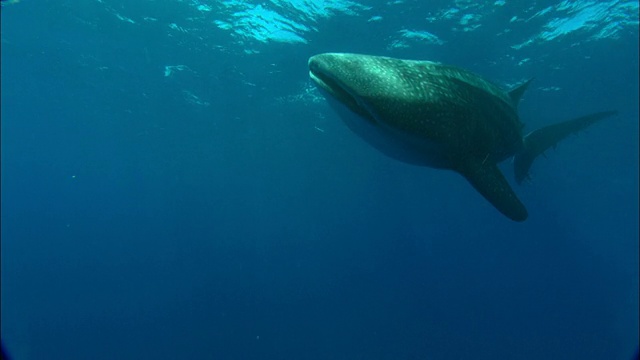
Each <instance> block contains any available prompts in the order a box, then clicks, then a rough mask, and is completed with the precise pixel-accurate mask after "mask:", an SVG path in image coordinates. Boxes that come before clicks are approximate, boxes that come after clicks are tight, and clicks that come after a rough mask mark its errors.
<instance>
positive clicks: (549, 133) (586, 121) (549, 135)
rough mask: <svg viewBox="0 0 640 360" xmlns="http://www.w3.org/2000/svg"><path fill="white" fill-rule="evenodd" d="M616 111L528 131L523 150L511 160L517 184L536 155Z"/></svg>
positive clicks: (525, 175) (524, 177)
mask: <svg viewBox="0 0 640 360" xmlns="http://www.w3.org/2000/svg"><path fill="white" fill-rule="evenodd" d="M617 113H618V112H617V111H603V112H599V113H595V114H591V115H586V116H582V117H579V118H577V119H573V120H569V121H565V122H561V123H559V124H554V125H549V126H547V127H543V128H542V129H538V130H535V131H532V132H530V133H529V134H528V135H527V136H525V137H524V150H523V151H522V152H521V153H520V154H517V155H516V156H515V158H514V160H513V168H514V171H515V175H516V181H517V182H518V184H520V183H521V182H522V180H524V179H526V178H528V177H529V168H530V167H531V164H533V160H535V158H536V157H537V156H538V155H540V154H542V153H543V152H545V151H546V150H547V149H549V148H550V147H552V146H553V147H555V146H556V144H558V142H560V140H563V139H565V138H566V137H567V136H569V135H571V134H575V133H577V132H579V131H580V130H583V129H585V128H587V127H589V126H590V125H592V124H594V123H596V122H598V121H600V120H602V119H604V118H607V117H609V116H612V115H615V114H617Z"/></svg>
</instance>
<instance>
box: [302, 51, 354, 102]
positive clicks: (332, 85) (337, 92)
mask: <svg viewBox="0 0 640 360" xmlns="http://www.w3.org/2000/svg"><path fill="white" fill-rule="evenodd" d="M309 77H310V78H311V80H313V81H314V82H315V83H316V85H318V86H319V87H320V88H321V89H322V90H324V91H326V92H328V93H329V94H331V96H333V97H335V98H336V99H337V100H339V101H341V102H343V103H345V104H346V105H348V106H350V105H351V104H353V105H355V104H357V101H356V99H355V98H354V96H353V95H352V94H351V93H350V92H349V91H348V90H347V88H346V86H344V84H342V83H341V82H340V81H338V80H337V79H335V78H334V77H333V76H331V74H329V73H327V72H324V71H322V69H321V65H320V64H319V62H318V61H317V60H315V58H314V57H312V58H311V59H309Z"/></svg>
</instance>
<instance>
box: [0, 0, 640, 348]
mask: <svg viewBox="0 0 640 360" xmlns="http://www.w3.org/2000/svg"><path fill="white" fill-rule="evenodd" d="M525 3H526V5H524V4H525ZM3 4H5V6H3V7H2V15H1V16H2V24H1V34H2V53H1V65H2V68H1V71H2V72H1V81H2V84H1V85H2V92H1V105H2V106H1V115H2V158H1V166H2V193H1V195H2V219H1V220H2V233H1V235H2V244H1V245H2V253H1V260H2V264H1V270H2V273H1V285H2V289H1V290H2V293H1V305H2V307H1V315H2V316H1V319H2V323H1V331H2V342H3V345H4V346H5V348H6V349H7V351H8V352H9V353H10V355H11V357H12V359H113V358H116V359H176V358H178V359H630V358H631V357H632V356H633V354H634V352H635V351H636V350H637V347H638V316H639V314H638V306H639V304H638V286H639V276H638V236H639V232H638V216H639V213H638V184H639V182H638V161H639V160H638V134H639V129H638V96H639V94H638V2H637V1H628V2H625V1H597V2H596V1H588V0H578V1H561V2H557V1H534V2H516V1H495V2H474V1H468V0H460V1H429V2H424V1H418V0H413V1H411V0H398V1H388V0H385V1H360V2H356V1H349V0H330V1H329V0H326V1H319V0H295V1H283V0H267V1H260V2H253V1H242V0H225V1H198V0H155V1H152V0H126V1H124V0H117V1H116V0H114V1H110V0H96V1H82V2H80V1H51V0H42V1H29V0H23V1H21V2H16V1H12V2H11V3H9V2H3ZM322 52H359V53H366V54H375V55H385V56H392V57H399V58H411V59H426V60H433V61H439V62H443V63H448V64H452V65H456V66H460V67H464V68H467V69H469V70H471V71H473V72H476V73H478V74H481V75H483V76H485V77H486V78H488V79H491V80H492V81H495V82H496V83H497V84H500V85H501V86H504V87H505V88H508V87H509V86H512V85H514V84H517V83H519V82H521V81H523V80H526V79H528V78H531V77H534V78H535V80H534V83H532V85H531V87H530V89H529V90H528V92H527V93H526V94H525V96H524V99H523V100H522V102H521V104H520V108H519V113H520V116H521V119H522V121H523V122H525V123H526V125H527V128H526V129H527V131H529V130H533V129H536V128H539V127H541V126H544V125H549V124H552V123H554V122H559V121H563V120H567V119H571V118H574V117H577V116H581V115H585V114H588V113H592V112H597V111H603V110H611V109H615V110H618V111H619V115H618V116H616V117H614V118H610V119H607V120H606V121H603V122H601V123H598V124H596V125H594V126H593V127H591V128H589V129H588V130H587V131H585V132H583V133H582V134H580V135H579V136H576V137H571V138H570V139H568V140H565V141H564V142H562V143H561V144H559V145H558V147H557V148H556V149H555V150H551V151H548V152H547V153H546V155H547V156H546V158H544V157H541V158H540V159H538V160H537V161H536V163H535V164H534V165H533V168H532V180H531V181H530V182H529V183H527V184H524V185H522V186H518V185H515V183H514V189H515V191H516V193H517V194H518V196H519V197H520V198H521V200H522V201H523V202H524V203H525V205H526V206H527V208H528V210H529V214H530V215H529V219H528V220H527V221H526V222H524V223H515V222H512V221H510V220H508V219H506V218H505V217H504V216H502V215H501V214H500V213H498V212H497V211H496V210H495V209H493V207H491V205H490V204H488V203H487V202H486V201H485V200H484V199H483V198H482V197H481V196H480V195H479V194H477V193H476V192H475V190H473V188H472V187H471V186H469V184H468V183H467V182H466V181H465V180H464V179H463V178H462V177H461V176H459V175H457V174H455V173H453V172H447V171H442V170H435V169H430V168H422V167H415V166H411V165H407V164H403V163H399V162H396V161H394V160H393V159H390V158H387V157H385V156H384V155H382V154H380V153H378V152H377V151H376V150H374V149H373V148H371V147H369V146H368V145H367V144H366V143H365V142H363V141H362V140H361V139H360V138H358V137H357V136H356V135H354V134H353V133H351V132H350V131H349V130H348V129H347V127H346V126H345V125H344V124H343V123H342V122H341V121H340V120H339V118H338V117H337V116H336V115H335V114H334V113H333V112H332V111H331V109H330V108H329V107H328V106H327V104H326V101H325V100H324V99H323V98H322V96H321V94H320V93H319V92H318V90H317V89H315V87H314V86H313V84H312V83H311V81H310V80H309V77H308V69H307V59H308V58H309V57H310V56H312V55H314V54H317V53H322ZM501 168H502V169H503V170H504V172H505V174H506V175H507V177H508V178H509V180H510V181H512V178H513V177H512V166H511V163H510V161H505V163H504V164H502V165H501ZM512 182H513V181H512Z"/></svg>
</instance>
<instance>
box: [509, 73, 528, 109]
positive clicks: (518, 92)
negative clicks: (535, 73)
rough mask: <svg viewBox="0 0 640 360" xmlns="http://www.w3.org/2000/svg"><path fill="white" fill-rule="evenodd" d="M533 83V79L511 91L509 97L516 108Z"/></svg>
mask: <svg viewBox="0 0 640 360" xmlns="http://www.w3.org/2000/svg"><path fill="white" fill-rule="evenodd" d="M531 81H533V78H531V79H529V80H527V81H525V82H523V83H522V84H520V85H518V86H516V87H514V88H513V89H511V90H509V97H510V98H511V101H513V105H514V106H518V103H519V102H520V99H521V98H522V94H524V92H525V91H526V90H527V88H528V87H529V84H530V83H531Z"/></svg>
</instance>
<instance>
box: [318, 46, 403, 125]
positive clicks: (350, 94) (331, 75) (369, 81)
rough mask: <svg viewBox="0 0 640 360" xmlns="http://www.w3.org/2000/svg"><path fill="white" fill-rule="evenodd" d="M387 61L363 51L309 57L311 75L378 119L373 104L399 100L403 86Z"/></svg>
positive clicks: (326, 88)
mask: <svg viewBox="0 0 640 360" xmlns="http://www.w3.org/2000/svg"><path fill="white" fill-rule="evenodd" d="M385 60H386V58H381V57H376V56H367V55H359V54H343V53H326V54H320V55H315V56H312V57H311V58H309V76H310V77H311V79H312V80H313V81H314V82H315V83H316V85H317V86H318V87H320V88H321V89H322V90H324V91H326V92H327V93H328V94H329V95H331V96H332V97H333V98H335V99H336V100H338V101H339V102H341V103H343V104H344V105H346V106H347V107H348V108H349V109H351V110H352V111H354V112H355V113H357V114H359V115H361V116H364V117H365V118H367V119H369V120H371V121H374V122H375V121H376V118H377V117H378V116H377V114H376V111H375V110H374V109H373V106H372V105H373V104H374V103H375V104H381V103H388V102H390V101H394V100H397V98H398V93H399V90H402V89H400V88H399V87H402V86H403V82H402V81H400V79H399V78H398V75H399V74H398V73H397V72H396V71H394V69H393V68H392V67H389V66H386V65H387V64H385V63H384V61H385ZM394 84H397V86H394Z"/></svg>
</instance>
